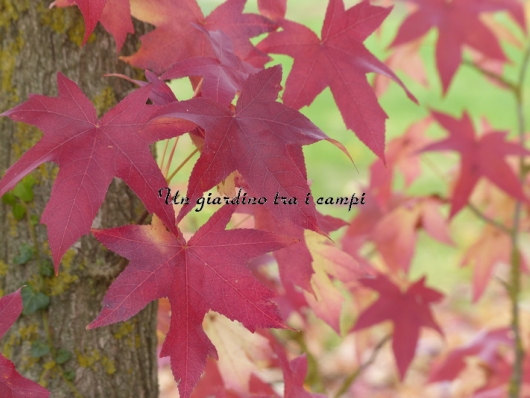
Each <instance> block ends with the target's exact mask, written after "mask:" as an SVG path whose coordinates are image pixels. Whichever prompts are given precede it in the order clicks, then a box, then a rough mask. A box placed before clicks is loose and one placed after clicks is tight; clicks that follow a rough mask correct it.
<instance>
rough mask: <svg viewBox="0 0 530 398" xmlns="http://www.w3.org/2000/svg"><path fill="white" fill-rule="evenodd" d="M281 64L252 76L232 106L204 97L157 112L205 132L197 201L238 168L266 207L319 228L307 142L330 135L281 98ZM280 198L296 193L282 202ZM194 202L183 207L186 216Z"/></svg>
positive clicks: (193, 182) (192, 191)
mask: <svg viewBox="0 0 530 398" xmlns="http://www.w3.org/2000/svg"><path fill="white" fill-rule="evenodd" d="M281 75H282V70H281V67H280V66H276V67H273V68H269V69H266V70H264V71H261V72H259V73H256V74H254V75H251V76H250V77H249V78H248V80H247V82H246V84H245V86H244V87H243V90H242V92H241V95H240V97H239V100H238V102H237V105H236V106H235V109H234V110H233V111H232V110H230V109H228V108H226V107H225V106H222V105H220V104H217V103H215V102H213V101H211V100H208V99H205V98H195V99H191V100H188V101H182V102H175V103H172V104H169V105H167V106H165V107H164V108H163V109H162V110H161V111H160V112H159V113H158V114H157V116H160V117H163V118H170V117H173V118H182V119H185V120H189V121H192V122H194V123H196V124H198V125H199V126H201V127H202V128H204V130H205V131H206V139H205V144H204V147H203V150H202V153H201V156H200V158H199V160H198V161H197V163H196V164H195V167H194V168H193V171H192V173H191V177H190V181H189V185H188V193H187V195H186V196H187V197H188V198H190V203H195V202H196V200H197V199H198V198H199V197H201V196H202V194H203V192H205V191H207V190H209V189H211V188H213V187H215V186H216V185H217V184H219V183H220V182H221V181H223V180H225V179H226V178H227V177H228V176H229V175H230V173H232V172H233V171H234V170H237V171H238V172H239V173H240V174H241V175H242V176H243V178H244V179H245V182H246V184H248V186H249V188H250V190H251V191H252V192H253V193H254V194H255V195H256V196H257V197H258V198H259V197H265V198H266V199H267V202H266V204H265V207H266V208H267V209H269V210H270V211H271V213H272V214H273V215H274V216H275V217H276V218H277V219H279V220H285V221H290V222H292V223H293V224H296V225H298V226H300V227H302V228H306V229H312V230H314V231H316V232H320V227H319V226H318V222H317V215H316V210H315V205H314V202H313V201H312V200H310V201H309V204H305V198H306V195H307V193H308V192H310V190H309V187H308V185H307V175H306V171H305V163H304V157H303V153H302V148H301V147H302V145H308V144H312V143H314V142H317V141H319V140H323V139H328V137H327V136H326V135H325V134H324V133H323V132H322V131H321V130H320V129H319V128H318V127H316V126H315V125H314V124H313V123H312V122H311V121H310V120H309V119H307V118H306V117H305V116H303V115H302V114H300V113H299V112H298V111H295V110H294V109H291V108H288V107H286V106H285V105H283V104H281V103H278V102H276V98H277V96H278V92H279V90H280V81H281ZM275 196H278V198H281V197H286V198H293V197H296V198H297V204H296V205H295V204H283V202H282V200H281V199H278V200H276V202H277V203H276V204H274V202H275ZM191 208H192V206H184V207H183V208H182V210H181V212H180V213H179V216H178V218H179V219H181V218H182V217H183V216H184V215H185V214H186V213H187V212H189V211H191Z"/></svg>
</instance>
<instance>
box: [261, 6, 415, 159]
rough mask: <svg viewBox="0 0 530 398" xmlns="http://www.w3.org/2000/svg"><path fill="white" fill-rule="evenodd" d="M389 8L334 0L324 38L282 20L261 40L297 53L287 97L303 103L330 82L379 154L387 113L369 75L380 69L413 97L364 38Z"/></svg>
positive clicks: (266, 46)
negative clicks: (364, 42)
mask: <svg viewBox="0 0 530 398" xmlns="http://www.w3.org/2000/svg"><path fill="white" fill-rule="evenodd" d="M390 10H391V9H389V8H388V9H385V8H382V7H376V6H372V5H370V4H369V2H367V1H363V2H361V3H359V4H357V5H355V6H353V7H351V8H349V9H348V10H345V9H344V4H343V2H342V0H330V2H329V5H328V9H327V13H326V18H325V20H324V26H323V27H322V35H321V36H322V38H319V37H318V36H317V35H316V34H315V33H314V32H313V31H311V30H310V29H309V28H307V27H305V26H304V25H301V24H298V23H296V22H292V21H288V20H281V22H280V26H281V27H282V31H281V32H273V33H271V34H269V36H268V37H267V38H266V39H265V40H263V41H262V42H261V43H259V45H258V48H259V49H260V50H262V51H265V52H268V53H275V54H287V55H289V56H291V57H293V58H294V64H293V69H292V71H291V73H290V74H289V77H288V78H287V82H286V86H285V94H284V95H283V100H284V102H285V104H286V105H287V106H290V107H293V108H295V109H300V108H302V107H304V106H306V105H309V104H311V103H312V102H313V100H314V99H315V97H316V96H317V95H318V94H319V93H320V92H322V90H324V88H326V87H328V86H329V87H330V89H331V92H332V94H333V97H334V98H335V102H336V103H337V106H338V108H339V110H340V112H341V114H342V118H343V119H344V122H345V124H346V126H347V127H348V128H349V129H352V130H353V131H355V133H356V135H357V137H359V139H360V140H361V141H362V142H364V143H365V144H366V145H367V146H368V147H369V148H370V149H371V150H372V151H374V153H375V154H376V155H378V156H379V157H380V158H384V148H385V119H386V118H387V115H386V114H385V112H384V111H383V109H381V107H380V106H379V104H378V103H377V98H376V96H375V94H374V92H373V90H372V88H371V87H370V85H369V84H368V81H367V80H366V76H365V75H366V73H369V72H377V73H380V74H383V75H385V76H387V77H389V78H391V79H392V80H394V81H395V82H397V83H398V84H399V85H400V86H401V87H403V89H404V90H405V91H406V92H407V95H408V96H409V98H411V99H412V100H414V101H415V99H414V97H413V96H412V94H410V93H409V92H408V91H407V89H406V88H405V86H404V85H403V83H402V82H401V80H399V78H398V77H397V76H396V75H395V74H394V73H393V72H392V71H391V70H390V69H389V68H388V67H387V66H386V65H385V64H383V63H382V62H381V61H379V60H378V59H377V58H376V57H374V56H373V55H372V54H371V53H370V52H369V51H368V50H367V49H366V48H365V47H364V45H363V44H362V43H363V41H364V40H365V39H366V38H367V37H368V36H369V35H370V34H371V33H372V32H373V31H374V30H375V29H376V28H377V27H378V26H379V25H380V24H381V23H382V22H383V20H384V19H385V18H386V17H387V15H388V14H389V13H390Z"/></svg>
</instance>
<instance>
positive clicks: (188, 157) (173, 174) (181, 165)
mask: <svg viewBox="0 0 530 398" xmlns="http://www.w3.org/2000/svg"><path fill="white" fill-rule="evenodd" d="M197 152H199V148H195V149H194V151H193V152H192V153H190V154H189V155H188V156H187V157H186V159H184V160H183V161H182V163H181V164H179V166H178V167H177V168H176V169H175V171H174V172H173V173H171V175H169V177H167V178H166V181H167V183H168V184H169V183H170V182H171V180H172V179H173V177H175V176H176V175H177V173H178V172H179V171H180V170H181V169H182V168H183V167H184V166H185V165H186V163H188V162H189V160H190V159H191V158H192V157H193V155H195V154H196V153H197Z"/></svg>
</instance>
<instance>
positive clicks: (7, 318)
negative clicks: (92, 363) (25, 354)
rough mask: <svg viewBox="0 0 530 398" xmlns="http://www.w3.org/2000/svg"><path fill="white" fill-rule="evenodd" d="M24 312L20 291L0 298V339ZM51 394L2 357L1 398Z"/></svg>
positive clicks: (46, 395) (45, 396) (32, 397)
mask: <svg viewBox="0 0 530 398" xmlns="http://www.w3.org/2000/svg"><path fill="white" fill-rule="evenodd" d="M21 312H22V297H21V295H20V289H19V290H17V291H16V292H14V293H11V294H8V295H7V296H4V297H2V298H0V338H2V337H3V336H4V334H5V333H6V332H7V330H8V329H9V328H10V327H11V325H13V323H14V322H15V321H16V320H17V318H18V317H19V316H20V313H21ZM49 396H50V392H49V391H48V390H46V389H45V388H44V387H42V386H40V385H38V384H37V383H35V382H34V381H31V380H28V379H26V378H25V377H22V376H21V375H20V374H19V373H18V372H17V371H16V369H15V364H14V363H13V362H11V361H10V360H9V359H7V358H5V357H4V356H3V355H0V397H10V398H48V397H49Z"/></svg>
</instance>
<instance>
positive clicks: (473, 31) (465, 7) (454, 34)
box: [391, 0, 525, 93]
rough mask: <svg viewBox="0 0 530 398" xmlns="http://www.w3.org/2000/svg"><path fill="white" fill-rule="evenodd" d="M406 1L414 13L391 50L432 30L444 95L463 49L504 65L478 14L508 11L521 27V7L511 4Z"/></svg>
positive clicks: (510, 0) (500, 0)
mask: <svg viewBox="0 0 530 398" xmlns="http://www.w3.org/2000/svg"><path fill="white" fill-rule="evenodd" d="M407 1H409V2H411V3H413V4H414V5H416V6H417V9H416V11H414V12H413V13H412V14H411V15H409V16H408V17H407V18H406V19H405V21H403V23H402V25H401V27H400V28H399V31H398V33H397V36H396V38H395V39H394V41H393V42H392V44H391V47H395V46H398V45H401V44H404V43H408V42H410V41H412V40H415V39H417V38H419V37H421V36H423V35H425V34H426V33H427V32H428V31H429V30H430V29H431V28H434V27H436V28H437V29H438V41H437V43H436V66H437V68H438V73H439V74H440V78H441V80H442V88H443V92H444V93H446V92H447V90H448V88H449V85H450V84H451V81H452V79H453V76H454V74H455V73H456V71H457V69H458V67H459V65H460V64H461V62H462V47H463V46H464V45H467V46H470V47H473V48H474V49H475V50H477V51H479V52H481V53H482V54H484V55H485V56H487V57H489V58H492V59H496V60H500V61H507V58H506V56H505V55H504V52H503V51H502V48H501V46H500V44H499V41H498V40H497V37H496V36H495V35H494V34H493V33H492V32H491V30H490V29H489V28H488V27H487V25H486V24H484V22H483V21H482V20H481V19H480V15H481V14H482V13H484V12H493V11H499V10H508V11H509V12H510V14H511V15H512V17H513V18H514V19H515V20H516V21H517V23H518V24H519V25H520V26H521V27H523V28H524V27H525V22H524V10H523V6H522V3H520V2H518V1H515V0H452V1H447V0H407Z"/></svg>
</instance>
